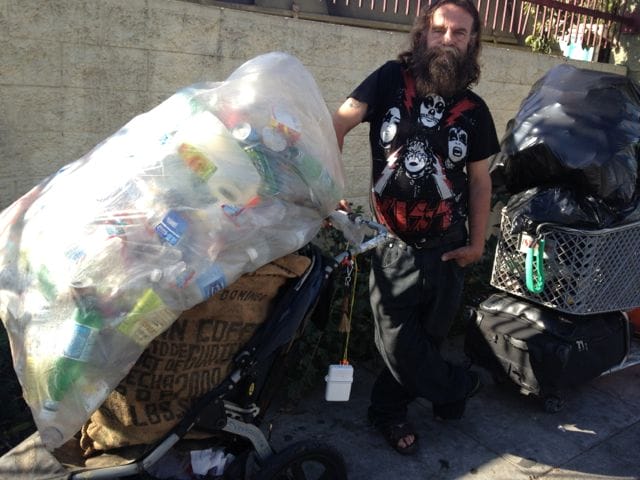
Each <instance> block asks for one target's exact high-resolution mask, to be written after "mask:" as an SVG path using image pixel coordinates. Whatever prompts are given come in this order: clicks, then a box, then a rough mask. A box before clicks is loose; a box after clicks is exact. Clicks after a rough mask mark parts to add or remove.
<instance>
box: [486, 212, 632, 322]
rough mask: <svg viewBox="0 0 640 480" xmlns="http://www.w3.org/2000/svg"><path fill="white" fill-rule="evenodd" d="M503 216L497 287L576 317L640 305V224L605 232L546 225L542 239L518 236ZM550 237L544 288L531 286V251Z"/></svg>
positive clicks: (495, 266)
mask: <svg viewBox="0 0 640 480" xmlns="http://www.w3.org/2000/svg"><path fill="white" fill-rule="evenodd" d="M510 232H511V221H510V219H509V217H508V216H507V215H506V214H505V212H504V210H503V211H502V218H501V222H500V235H499V237H498V245H497V247H496V253H495V258H494V262H493V271H492V274H491V285H493V286H494V287H496V288H498V289H500V290H503V291H505V292H507V293H511V294H513V295H516V296H519V297H522V298H526V299H528V300H531V301H532V302H535V303H539V304H541V305H545V306H547V307H551V308H553V309H556V310H559V311H561V312H565V313H569V314H574V315H588V314H594V313H603V312H613V311H619V310H623V311H626V310H631V309H633V308H636V307H638V306H640V222H636V223H632V224H628V225H623V226H619V227H615V228H607V229H601V230H579V229H574V228H569V227H565V226H562V225H557V224H541V225H539V227H538V229H537V232H536V234H533V235H531V234H527V233H521V234H512V233H510ZM535 238H544V239H545V247H544V256H543V265H544V268H543V271H544V287H543V289H542V291H540V292H539V293H532V292H531V291H530V290H529V289H527V287H526V277H525V275H526V269H525V261H526V247H527V246H528V245H530V244H531V241H532V240H534V239H535Z"/></svg>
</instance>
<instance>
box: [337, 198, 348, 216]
mask: <svg viewBox="0 0 640 480" xmlns="http://www.w3.org/2000/svg"><path fill="white" fill-rule="evenodd" d="M336 210H342V211H343V212H347V213H351V203H350V202H349V201H347V200H345V199H344V198H343V199H342V200H340V201H339V202H338V205H337V206H336Z"/></svg>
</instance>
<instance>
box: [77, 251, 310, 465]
mask: <svg viewBox="0 0 640 480" xmlns="http://www.w3.org/2000/svg"><path fill="white" fill-rule="evenodd" d="M309 262H310V261H309V259H308V258H306V257H304V256H300V255H293V254H292V255H287V256H285V257H283V258H280V259H278V260H275V261H274V262H272V263H270V264H267V265H265V266H264V267H262V268H260V269H258V270H257V271H256V272H254V273H251V274H247V275H243V276H242V277H240V278H239V279H238V280H237V281H236V282H234V283H233V284H232V285H230V286H228V287H227V288H225V289H224V290H222V291H220V292H218V293H216V294H215V295H214V296H212V297H211V298H209V299H208V300H207V301H205V302H203V303H201V304H199V305H196V306H195V307H193V308H192V309H190V310H187V311H185V312H183V313H182V314H181V315H180V317H179V318H178V319H177V320H176V321H175V322H174V323H173V324H172V326H171V327H170V328H169V329H168V330H167V331H165V332H164V333H163V334H161V335H159V336H158V337H157V338H156V339H154V340H153V341H152V342H151V343H150V344H149V346H148V347H147V349H146V350H145V351H144V353H143V354H142V355H141V356H140V358H139V359H138V361H137V362H136V364H135V365H134V366H133V368H132V369H131V371H130V372H129V374H128V375H127V376H126V377H125V378H124V379H123V380H122V381H121V382H120V384H119V385H118V386H117V387H116V388H115V390H114V391H113V392H111V394H110V395H109V396H108V397H107V399H106V400H105V402H104V403H103V404H102V406H101V407H100V408H99V409H98V410H97V411H96V412H95V413H94V414H93V415H92V416H91V418H90V419H89V421H88V422H87V423H86V424H85V425H84V426H83V427H82V430H81V438H80V446H81V448H82V450H83V451H84V454H85V455H87V456H88V455H92V454H94V453H96V452H98V451H105V450H110V449H114V448H119V447H124V446H130V445H140V444H142V445H144V444H150V443H152V442H154V441H156V440H158V439H159V438H161V437H162V436H163V435H164V434H165V433H166V432H167V431H168V430H169V429H170V428H171V427H173V426H174V425H175V424H176V423H177V422H178V421H179V420H180V418H182V417H183V415H184V413H185V411H186V410H187V409H188V407H189V406H190V405H191V404H192V402H193V401H194V400H195V399H197V398H198V397H200V396H201V395H202V394H204V393H205V392H207V391H208V390H210V389H211V388H213V387H215V386H216V385H218V383H220V381H221V380H222V379H223V378H224V377H225V376H226V375H227V373H228V371H229V367H230V361H231V358H232V357H233V355H234V354H235V353H236V352H237V351H238V350H239V349H240V348H241V346H242V345H244V344H245V343H246V342H247V341H248V340H249V338H250V337H251V335H252V334H253V332H254V331H255V329H256V328H257V327H258V326H259V325H260V324H261V323H262V322H263V321H264V320H265V319H266V318H267V316H268V315H269V313H270V310H271V307H273V305H272V303H273V302H272V300H273V299H274V298H275V297H276V296H277V294H278V290H279V289H280V287H281V286H282V285H284V283H285V282H286V281H287V280H288V279H291V278H295V277H298V276H300V275H301V274H302V273H303V272H304V271H305V269H306V268H307V266H308V265H309Z"/></svg>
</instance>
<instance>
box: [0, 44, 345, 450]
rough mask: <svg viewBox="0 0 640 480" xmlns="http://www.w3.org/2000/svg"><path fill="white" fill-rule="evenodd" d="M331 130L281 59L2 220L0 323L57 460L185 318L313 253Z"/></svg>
mask: <svg viewBox="0 0 640 480" xmlns="http://www.w3.org/2000/svg"><path fill="white" fill-rule="evenodd" d="M343 188H344V179H343V173H342V164H341V162H340V152H339V150H338V146H337V142H336V137H335V132H334V130H333V126H332V123H331V116H330V114H329V112H328V110H327V107H326V104H325V103H324V100H323V98H322V95H321V93H320V91H319V89H318V87H317V85H316V83H315V81H314V80H313V78H312V76H311V75H310V74H309V72H308V71H307V70H306V69H305V68H304V67H303V66H302V64H301V63H300V62H299V61H298V60H296V59H295V58H294V57H291V56H289V55H287V54H284V53H277V52H276V53H270V54H266V55H262V56H259V57H256V58H255V59H253V60H250V61H248V62H246V63H245V64H244V65H242V66H241V67H240V68H238V69H237V70H236V71H235V72H233V73H232V74H231V76H230V77H229V78H228V79H227V80H226V81H223V82H217V83H202V84H197V85H193V86H190V87H188V88H185V89H182V90H180V91H178V92H177V93H176V94H174V95H173V96H171V97H170V98H169V99H167V100H166V101H165V102H163V103H162V104H160V105H159V106H157V107H156V108H154V109H152V110H151V111H149V112H147V113H145V114H143V115H140V116H138V117H136V118H134V119H133V120H131V121H130V122H129V123H128V124H126V125H125V126H124V127H122V128H121V129H120V130H119V131H117V132H116V133H115V134H113V135H112V136H110V137H109V138H107V139H106V140H105V141H104V142H102V143H101V144H99V145H98V146H97V147H95V148H94V149H93V150H92V151H91V152H89V153H88V154H86V155H85V156H84V157H82V158H81V159H79V160H77V161H75V162H73V163H71V164H69V165H67V166H66V167H64V168H62V169H61V170H60V171H58V172H57V173H56V174H54V175H52V176H51V177H50V178H48V179H46V180H45V181H43V182H42V183H41V184H39V185H38V186H36V187H35V188H34V189H32V190H31V191H30V192H29V193H27V194H25V195H24V196H23V197H22V198H20V199H19V200H17V201H16V202H15V203H14V204H12V205H11V206H10V207H8V208H7V209H6V210H5V211H4V212H2V214H0V248H1V250H0V252H1V253H0V272H1V273H0V317H1V318H2V320H3V322H4V325H5V327H6V329H7V331H8V333H9V339H10V342H11V349H12V356H13V362H14V367H15V370H16V373H17V375H18V379H19V380H20V382H21V384H22V387H23V392H24V397H25V400H26V401H27V403H28V404H29V406H30V407H31V410H32V413H33V416H34V420H35V423H36V425H37V427H38V430H39V432H40V434H41V436H42V438H43V441H44V442H45V445H46V446H47V447H48V448H49V449H52V448H55V447H58V446H60V445H61V444H62V443H63V442H64V441H66V440H67V439H69V438H70V437H71V436H73V434H75V432H76V431H77V430H78V429H79V428H80V427H81V426H82V424H83V423H84V422H85V421H86V419H87V418H88V417H89V415H90V414H91V413H92V412H93V411H95V410H96V408H97V407H98V406H99V405H100V404H101V403H102V401H103V400H104V399H105V398H106V396H107V395H108V393H109V392H110V391H111V390H112V389H113V388H114V387H115V386H116V385H117V383H118V382H119V381H120V380H121V379H122V378H123V377H124V376H125V375H126V373H127V372H128V371H129V369H130V368H131V366H132V365H133V363H134V362H135V360H136V359H137V358H138V356H139V355H140V354H141V353H142V351H143V350H144V348H145V346H146V345H147V344H148V343H149V342H150V341H151V340H152V339H153V338H154V337H156V336H157V335H158V334H160V333H161V332H162V331H164V330H165V329H166V328H167V327H169V325H170V324H171V323H172V322H173V321H174V320H175V319H176V318H177V317H178V315H179V313H180V312H181V311H183V310H186V309H188V308H190V307H192V306H194V305H196V304H197V303H200V302H201V301H203V300H205V299H206V298H208V297H210V296H211V295H213V294H214V293H215V292H216V291H218V290H220V289H222V288H224V287H225V286H226V285H228V284H230V283H231V282H233V281H234V280H236V279H237V278H238V277H239V276H240V275H241V274H243V273H246V272H251V271H254V270H256V269H257V268H258V267H260V266H262V265H264V264H266V263H268V262H270V261H271V260H274V259H276V258H278V257H281V256H283V255H285V254H287V253H291V252H293V251H295V250H297V249H298V248H300V247H302V246H303V245H304V244H306V243H307V242H309V241H310V240H311V239H312V238H313V237H314V236H315V235H316V234H317V232H318V230H319V229H320V227H321V226H322V221H323V219H324V218H325V217H326V216H327V215H328V214H329V213H330V212H331V211H333V209H334V207H335V205H336V204H337V202H338V201H339V199H340V198H342V193H343Z"/></svg>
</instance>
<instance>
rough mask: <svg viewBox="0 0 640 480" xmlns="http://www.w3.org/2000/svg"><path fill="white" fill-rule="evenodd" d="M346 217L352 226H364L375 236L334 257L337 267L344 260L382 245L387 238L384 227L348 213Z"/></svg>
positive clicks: (387, 233)
mask: <svg viewBox="0 0 640 480" xmlns="http://www.w3.org/2000/svg"><path fill="white" fill-rule="evenodd" d="M346 215H347V218H348V219H349V221H350V222H352V223H353V224H354V225H356V226H361V225H365V226H366V227H368V228H369V229H371V230H373V231H374V232H375V235H374V236H372V237H370V238H368V239H365V240H364V241H362V242H361V243H359V244H356V245H351V246H350V247H349V248H347V250H345V251H343V252H341V253H339V254H337V255H336V256H334V257H333V259H334V261H335V265H339V264H340V263H341V262H342V261H343V260H344V259H345V258H349V257H352V256H355V255H358V254H360V253H364V252H368V251H369V250H373V249H374V248H376V247H377V246H378V245H382V244H383V243H384V242H386V241H387V239H388V238H389V232H388V231H387V228H386V227H385V226H384V225H382V224H380V223H378V222H375V221H373V220H369V219H366V218H364V217H363V216H362V215H359V214H355V213H349V214H346Z"/></svg>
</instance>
